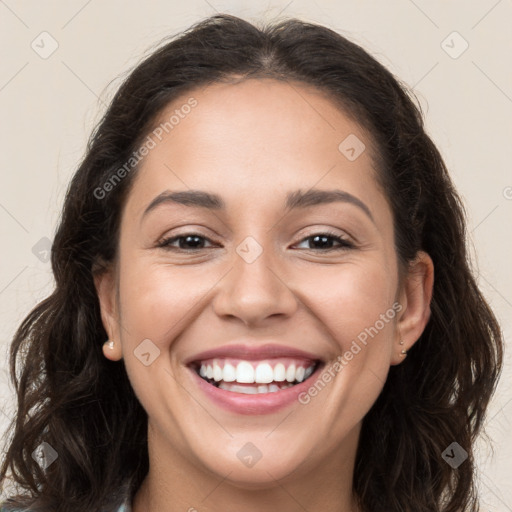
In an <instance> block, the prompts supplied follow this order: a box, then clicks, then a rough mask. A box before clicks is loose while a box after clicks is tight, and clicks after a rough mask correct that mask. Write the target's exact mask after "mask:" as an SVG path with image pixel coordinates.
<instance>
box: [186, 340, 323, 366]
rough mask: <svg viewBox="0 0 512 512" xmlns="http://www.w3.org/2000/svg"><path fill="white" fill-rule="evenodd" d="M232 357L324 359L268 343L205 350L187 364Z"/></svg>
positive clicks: (187, 360) (295, 349)
mask: <svg viewBox="0 0 512 512" xmlns="http://www.w3.org/2000/svg"><path fill="white" fill-rule="evenodd" d="M216 357H217V358H226V357H231V358H233V359H244V360H248V361H254V360H259V359H270V358H274V357H297V358H302V359H310V360H311V361H322V359H321V358H320V357H319V356H318V355H316V354H313V353H312V352H306V351H304V350H299V349H297V348H295V347H287V346H286V345H277V344H275V343H268V344H265V345H258V346H254V345H243V344H238V345H225V346H223V347H218V348H212V349H210V350H205V351H204V352H200V353H199V354H195V355H193V356H191V357H189V358H187V359H186V360H185V364H186V365H189V364H191V363H194V362H199V361H204V360H206V359H214V358H216Z"/></svg>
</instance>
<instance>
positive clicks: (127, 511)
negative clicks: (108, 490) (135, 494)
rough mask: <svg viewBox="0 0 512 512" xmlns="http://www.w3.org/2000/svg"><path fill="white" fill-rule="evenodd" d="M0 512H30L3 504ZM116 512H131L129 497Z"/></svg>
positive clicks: (0, 506) (0, 504) (0, 505)
mask: <svg viewBox="0 0 512 512" xmlns="http://www.w3.org/2000/svg"><path fill="white" fill-rule="evenodd" d="M0 512H30V509H26V508H25V509H21V508H7V507H6V506H5V503H0ZM116 512H132V506H131V503H130V498H129V497H127V498H126V501H125V502H124V503H123V504H122V505H120V507H119V508H118V509H117V511H116Z"/></svg>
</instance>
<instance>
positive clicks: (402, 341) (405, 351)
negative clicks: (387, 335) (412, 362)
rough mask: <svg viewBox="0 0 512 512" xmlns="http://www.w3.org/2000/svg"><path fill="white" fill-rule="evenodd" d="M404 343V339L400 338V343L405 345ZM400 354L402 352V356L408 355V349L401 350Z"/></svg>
mask: <svg viewBox="0 0 512 512" xmlns="http://www.w3.org/2000/svg"><path fill="white" fill-rule="evenodd" d="M403 344H404V340H400V345H403ZM400 354H401V355H402V356H406V355H407V350H405V349H402V352H400Z"/></svg>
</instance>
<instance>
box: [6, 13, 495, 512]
mask: <svg viewBox="0 0 512 512" xmlns="http://www.w3.org/2000/svg"><path fill="white" fill-rule="evenodd" d="M234 77H238V79H240V77H242V78H241V79H244V78H252V77H259V78H261V77H269V78H274V79H278V80H288V81H299V82H301V83H304V84H308V85H312V86H314V87H316V88H317V89H318V90H320V91H323V92H325V93H327V94H328V95H329V97H330V98H331V99H332V101H333V102H335V103H336V104H337V105H339V106H340V107H341V108H342V109H344V111H345V112H347V113H348V114H350V115H352V116H353V117H354V118H355V119H356V120H357V121H358V122H359V123H360V124H361V126H363V127H365V128H366V129H367V130H368V132H369V133H370V134H371V136H372V137H373V139H374V142H375V147H376V148H377V152H378V155H379V159H378V162H376V171H377V175H378V179H379V183H380V184H381V185H382V187H383V189H384V191H385V193H386V196H387V198H388V200H389V203H390V205H391V207H392V212H393V220H394V229H395V247H396V252H397V255H398V259H399V261H400V264H401V268H402V269H403V268H406V266H407V264H408V263H409V262H410V261H411V260H412V259H413V258H414V256H415V255H416V254H417V252H418V251H419V250H424V251H426V252H427V253H428V254H429V255H430V256H431V258H432V260H433V262H434V266H435V283H434V291H433V298H432V303H431V317H430V320H429V322H428V324H427V326H426V328H425V330H424V332H423V334H422V335H421V338H420V339H419V340H418V341H417V343H416V344H415V345H414V347H413V348H412V350H411V351H410V353H409V355H408V357H407V359H406V360H405V362H403V363H402V364H400V365H398V366H393V367H391V369H390V372H389V376H388V379H387V381H386V383H385V386H384V389H383V391H382V393H381V394H380V396H379V397H378V399H377V401H376V402H375V404H374V405H373V407H372V408H371V410H370V411H369V412H368V414H367V415H366V416H365V418H364V420H363V426H362V431H361V436H360V441H359V445H358V452H357V459H356V466H355V474H354V493H355V494H356V496H357V497H358V499H359V501H360V504H361V508H362V510H364V511H367V512H391V511H401V512H427V511H428V512H435V511H439V512H461V511H464V512H465V511H468V512H469V511H471V512H473V511H476V510H477V496H476V486H475V482H474V474H473V473H474V455H473V445H474V441H475V439H476V437H477V435H478V434H479V433H480V430H481V427H482V423H483V418H484V416H485V411H486V408H487V405H488V402H489V400H490V397H491V396H492V393H493V391H494V389H495V386H496V383H497V379H498V377H499V374H500V371H501V365H502V357H503V354H502V352H503V340H502V333H501V330H500V327H499V325H498V323H497V320H496V318H495V316H494V314H493V312H492V311H491V309H490V308H489V306H488V304H487V302H486V301H485V299H484V297H483V296H482V294H481V292H480V291H479V289H478V287H477V284H476V281H475V278H474V276H473V274H472V270H471V264H470V261H469V256H468V254H467V252H466V220H465V212H464V208H463V205H462V203H461V200H460V198H459V196H458V195H457V193H456V191H455V190H454V187H453V184H452V181H451V179H450V177H449V175H448V172H447V169H446V167H445V164H444V162H443V160H442V158H441V155H440V154H439V151H438V150H437V148H436V147H435V145H434V144H433V142H432V140H431V139H430V138H429V137H428V135H427V134H426V133H425V130H424V127H423V121H422V115H421V111H420V109H419V108H418V107H417V106H416V104H415V102H414V101H413V97H412V95H411V94H410V93H409V92H407V89H406V87H405V86H403V85H402V84H401V83H400V82H399V81H398V80H397V79H396V78H395V77H393V75H392V74H391V73H390V72H389V71H388V70H386V69H385V68H384V67H383V66H382V65H381V64H379V63H378V62H377V61H376V60H375V59H374V58H373V57H371V56H370V55H369V54H368V53H366V52H365V51H364V50H363V49H362V48H360V47H359V46H358V45H356V44H354V43H352V42H350V41H348V40H347V39H345V38H344V37H342V36H341V35H339V34H337V33H336V32H334V31H332V30H330V29H328V28H325V27H322V26H319V25H316V24H313V23H306V22H303V21H299V20H296V19H289V20H284V21H280V22H275V23H273V24H272V23H270V24H267V25H266V26H264V27H263V28H257V27H256V26H254V25H252V24H250V23H248V22H246V21H244V20H242V19H240V18H237V17H234V16H230V15H216V16H213V17H211V18H208V19H206V20H203V21H201V22H199V23H197V24H195V25H194V26H193V27H191V28H190V29H189V30H187V31H185V33H183V34H179V37H172V38H171V41H166V42H165V44H164V45H163V46H161V47H160V48H159V49H157V50H155V51H154V52H153V53H152V54H151V55H150V56H148V57H146V58H145V59H144V60H143V61H142V63H140V64H139V65H138V66H136V67H135V69H134V70H133V71H132V72H131V73H130V74H129V76H128V77H127V79H126V80H125V81H124V83H123V84H122V86H121V87H120V88H119V90H118V92H117V93H116V95H115V97H114V98H113V100H112V102H111V104H110V106H109V108H108V110H107V112H106V113H105V115H104V117H103V119H102V120H101V122H100V123H99V124H98V126H97V127H96V129H95V131H94V133H93V134H92V136H91V139H90V141H89V144H88V147H87V151H86V154H85V157H84V159H83V161H82V162H81V164H80V166H79V168H78V170H77V171H76V173H75V174H74V176H73V178H72V181H71V183H70V186H69V189H68V191H67V195H66V198H65V202H64V207H63V213H62V217H61V220H60V223H59V226H58V230H57V232H56V236H55V239H54V242H53V246H52V252H51V262H52V269H53V273H54V276H55V290H54V291H53V293H52V294H51V295H50V296H49V297H47V298H46V299H45V300H43V301H42V302H41V303H39V304H38V305H37V306H36V307H35V308H34V309H33V310H32V311H31V312H30V313H29V314H28V316H27V317H26V318H25V319H24V321H23V322H22V324H21V325H20V327H19V328H18V330H17V332H16V333H15V336H14V339H13V341H12V345H11V348H10V370H11V378H12V381H13V384H14V386H15V390H16V395H17V414H16V416H15V417H14V418H13V420H12V423H11V425H10V427H9V432H10V433H11V434H12V438H11V439H10V441H9V444H8V447H7V450H6V455H5V459H4V461H3V465H2V468H1V474H0V479H1V481H2V483H4V482H5V481H6V479H7V472H8V471H10V472H11V473H12V478H13V479H14V482H15V483H16V485H17V487H18V492H19V491H20V490H22V491H23V492H21V493H19V494H18V495H17V496H15V497H12V498H11V499H9V500H8V502H7V503H6V504H7V505H9V506H10V505H13V506H14V505H16V506H30V507H32V509H33V510H42V511H43V510H44V511H65V512H68V511H73V512H91V511H96V510H100V508H101V509H102V510H115V509H116V507H117V506H118V505H119V500H120V499H121V497H120V496H117V495H116V493H115V491H116V490H121V489H127V488H128V489H130V492H131V495H133V494H134V492H135V490H136V489H137V488H138V486H139V485H140V483H141V482H142V480H143V478H144V477H145V475H146V473H147V471H148V451H147V439H146V435H147V420H148V418H147V414H146V412H145V411H144V409H143V407H142V406H141V404H140V403H139V401H138V400H137V398H136V396H135V394H134V391H133V389H132V387H131V385H130V382H129V380H128V377H127V374H126V371H125V367H124V364H123V363H122V362H121V361H119V362H112V361H109V360H108V359H106V358H105V357H104V356H103V353H102V344H103V342H104V341H105V340H106V339H107V333H106V332H105V330H104V328H103V325H102V321H101V317H100V309H99V302H98V297H97V294H96V290H95V287H94V282H93V274H94V272H96V271H101V270H96V265H97V263H98V262H100V261H103V262H112V261H115V259H116V257H117V244H118V239H119V221H120V212H121V209H122V206H123V204H124V201H125V199H126V197H127V194H128V192H129V190H130V184H131V183H132V182H133V176H134V175H135V173H136V170H137V168H136V166H135V167H134V169H133V170H131V172H129V173H127V175H126V177H124V178H123V179H122V180H120V181H119V183H117V184H116V186H115V187H113V189H112V190H111V191H109V193H108V194H104V197H100V195H103V194H98V189H99V188H101V187H102V185H103V184H104V183H106V182H107V181H108V180H109V179H111V178H112V176H114V175H115V173H116V172H117V171H118V170H119V169H120V168H121V167H122V166H123V165H124V164H125V162H126V161H127V160H128V159H129V158H130V156H131V155H132V154H133V153H134V151H136V150H137V148H138V147H139V145H140V143H141V141H142V140H143V138H144V137H145V136H147V134H148V130H150V129H151V127H152V123H154V122H155V119H156V118H157V116H158V115H159V113H161V111H162V109H163V108H164V107H166V105H168V104H169V102H171V101H172V100H173V99H175V98H177V97H178V96H181V95H182V94H183V93H184V92H187V91H192V90H193V89H194V88H197V87H199V86H205V85H208V84H210V83H214V82H218V81H229V80H232V79H234ZM43 442H46V443H48V444H49V445H50V446H51V447H52V448H53V449H54V450H55V451H56V452H57V454H58V459H57V460H56V461H55V462H54V463H53V464H51V465H49V466H48V467H47V468H46V469H44V470H43V469H42V468H41V466H40V464H39V463H38V462H37V461H36V460H35V459H34V458H33V457H32V453H33V451H34V450H35V449H36V448H37V447H38V446H39V445H40V444H41V443H43ZM453 442H457V443H458V444H459V445H460V446H461V447H462V448H463V449H464V450H465V451H466V452H467V454H468V458H467V460H465V461H464V462H463V463H462V464H461V465H460V466H459V467H458V468H457V469H453V468H452V467H451V466H450V465H449V464H447V463H446V462H445V460H444V459H443V458H442V453H443V451H444V450H445V449H446V448H447V447H448V446H449V445H451V444H452V443H453Z"/></svg>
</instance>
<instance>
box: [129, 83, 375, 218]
mask: <svg viewBox="0 0 512 512" xmlns="http://www.w3.org/2000/svg"><path fill="white" fill-rule="evenodd" d="M190 105H194V106H193V107H190ZM148 137H150V138H151V140H152V144H151V145H152V146H153V147H152V149H150V150H149V152H148V154H147V155H146V156H144V158H143V160H142V162H141V164H139V169H138V171H137V176H136V180H135V183H134V186H133V190H132V193H131V194H130V197H129V200H128V203H129V204H128V205H127V209H128V208H129V207H131V206H133V207H135V208H137V210H138V211H140V209H141V208H142V207H143V203H146V204H147V202H148V201H150V200H151V199H152V198H153V197H154V196H155V195H158V194H159V193H161V192H162V191H164V190H174V189H177V190H187V189H209V190H211V191H215V192H218V193H219V194H221V195H223V196H224V197H225V198H226V202H227V203H228V204H229V203H230V202H232V201H233V202H237V203H240V202H243V201H244V200H247V197H251V198H252V200H254V201H257V200H258V201H260V202H268V201H271V200H272V198H276V199H277V197H278V196H279V195H280V194H281V191H284V190H291V189H297V188H302V189H306V190H307V189H309V188H312V187H315V188H332V187H337V188H340V187H342V188H343V189H345V190H347V191H348V192H350V193H352V194H354V195H358V196H365V197H366V198H367V201H369V202H370V203H374V204H375V203H376V202H377V203H378V202H379V201H380V202H382V199H383V198H382V197H379V195H380V192H379V190H378V186H377V183H376V180H375V171H374V168H373V163H372V162H373V161H372V154H373V146H372V141H371V140H370V138H369V136H368V134H367V133H366V131H365V130H364V129H363V128H362V127H361V126H360V125H359V124H358V123H356V122H355V121H354V120H353V119H351V118H350V117H348V116H347V115H346V114H345V113H344V112H342V111H341V110H340V109H339V108H337V107H336V106H335V105H334V103H333V102H332V101H331V100H330V99H329V98H328V97H327V96H326V95H325V94H324V93H323V92H321V91H319V90H317V89H315V88H313V87H310V86H307V85H304V84H300V83H294V82H281V81H277V80H273V79H250V80H245V81H242V82H240V83H236V84H228V83H221V84H214V85H209V86H206V87H203V88H198V89H195V90H193V91H191V92H189V93H187V94H184V95H183V96H181V97H180V98H177V99H176V100H175V101H173V102H172V103H171V104H169V105H168V106H167V107H166V108H165V109H164V110H163V111H162V113H161V115H160V116H159V119H158V120H157V122H156V123H155V125H154V129H153V130H152V131H151V132H150V133H149V135H148ZM347 150H348V152H347ZM354 156H355V157H356V158H354ZM377 206H378V205H377Z"/></svg>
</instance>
